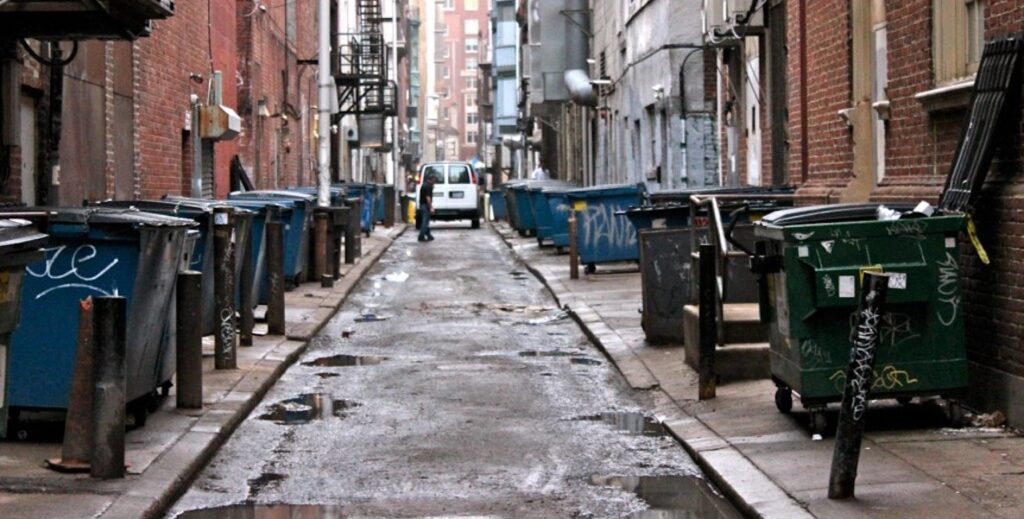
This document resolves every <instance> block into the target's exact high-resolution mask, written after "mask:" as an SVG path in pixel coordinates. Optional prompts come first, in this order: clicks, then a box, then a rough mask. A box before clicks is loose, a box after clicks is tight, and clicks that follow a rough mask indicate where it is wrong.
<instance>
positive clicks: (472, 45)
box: [466, 38, 480, 53]
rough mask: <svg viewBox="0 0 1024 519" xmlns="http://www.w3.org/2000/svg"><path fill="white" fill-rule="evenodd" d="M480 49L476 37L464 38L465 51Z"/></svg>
mask: <svg viewBox="0 0 1024 519" xmlns="http://www.w3.org/2000/svg"><path fill="white" fill-rule="evenodd" d="M479 50H480V40H478V39H476V38H466V52H470V53H475V52H477V51H479Z"/></svg>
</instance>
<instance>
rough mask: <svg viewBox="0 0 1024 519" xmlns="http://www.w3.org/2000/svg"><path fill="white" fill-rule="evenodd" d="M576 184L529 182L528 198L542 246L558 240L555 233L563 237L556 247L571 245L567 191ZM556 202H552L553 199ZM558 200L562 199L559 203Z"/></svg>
mask: <svg viewBox="0 0 1024 519" xmlns="http://www.w3.org/2000/svg"><path fill="white" fill-rule="evenodd" d="M575 187H576V186H575V185H573V184H569V183H566V182H559V181H534V182H530V183H529V184H527V187H526V192H527V195H528V196H527V199H528V200H529V202H530V211H531V212H532V213H533V221H534V223H535V224H536V226H537V243H538V244H539V245H541V246H543V245H545V242H548V241H552V242H553V241H556V240H555V235H556V234H560V235H564V236H562V237H561V239H560V240H558V241H560V242H561V243H560V244H559V243H554V245H555V246H556V247H566V246H568V245H569V205H568V203H567V202H568V200H567V198H566V192H567V191H568V190H570V189H574V188H575ZM552 199H554V200H555V203H554V204H552V203H551V200H552ZM558 200H561V203H559V201H558Z"/></svg>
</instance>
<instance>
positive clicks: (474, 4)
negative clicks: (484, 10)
mask: <svg viewBox="0 0 1024 519" xmlns="http://www.w3.org/2000/svg"><path fill="white" fill-rule="evenodd" d="M463 7H464V8H465V9H466V10H467V11H476V10H478V9H480V0H466V2H465V4H463Z"/></svg>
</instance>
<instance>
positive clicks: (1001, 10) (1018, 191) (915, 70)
mask: <svg viewBox="0 0 1024 519" xmlns="http://www.w3.org/2000/svg"><path fill="white" fill-rule="evenodd" d="M851 1H859V0H806V5H807V12H806V17H807V39H808V42H809V45H808V47H807V64H806V77H807V88H808V114H807V115H808V123H809V127H808V155H809V160H808V177H807V179H806V182H805V183H803V184H802V186H801V187H800V190H799V192H798V194H799V195H800V197H801V202H802V203H818V202H823V201H826V200H829V197H830V196H831V197H832V200H834V199H835V196H837V195H838V192H839V190H841V189H842V188H843V187H844V186H845V185H846V183H847V182H849V180H850V179H851V170H852V161H853V157H852V153H853V149H852V148H853V142H852V133H851V132H850V130H849V129H847V128H846V127H845V125H844V124H842V123H841V121H840V119H839V117H837V115H836V112H837V111H838V110H840V109H842V108H846V107H848V106H850V97H851V91H850V71H849V63H850V57H849V53H850V47H849V45H850V44H849V2H851ZM800 4H801V2H800V1H799V0H794V1H791V2H789V6H788V11H787V16H788V22H789V24H788V25H789V27H788V30H787V33H788V40H789V49H790V55H789V70H788V73H789V78H790V91H789V109H790V135H791V138H790V143H791V144H790V155H789V164H790V166H789V167H790V178H791V179H792V181H793V182H795V183H799V182H800V177H801V137H802V128H801V124H800V116H801V103H800V90H799V88H800V81H801V77H802V76H801V74H802V72H803V71H804V65H803V63H801V60H800V54H799V53H800V45H801V42H800V38H799V36H800V33H799V16H800V12H799V9H800ZM885 4H886V18H887V30H888V40H887V41H888V49H889V51H888V63H889V71H888V73H889V84H888V93H889V100H890V105H891V118H890V121H889V123H888V128H887V137H886V172H885V175H886V176H885V179H884V181H883V182H881V184H880V185H879V186H878V187H876V188H875V190H874V191H873V192H872V195H871V197H872V199H875V200H879V201H892V200H904V201H918V200H922V199H924V200H928V201H931V202H935V201H936V200H937V198H938V195H939V193H940V191H941V189H942V184H943V182H944V180H945V177H946V175H947V173H948V169H949V165H950V161H951V160H952V157H953V153H954V150H955V148H956V145H957V142H958V139H959V135H960V131H961V128H962V124H963V120H964V116H965V113H966V111H965V110H964V109H954V110H947V111H944V112H938V113H928V112H927V111H925V110H924V109H923V107H922V105H921V103H920V102H918V100H917V99H915V97H914V96H915V94H917V93H919V92H922V91H926V90H929V89H932V88H934V86H935V85H934V80H933V70H932V37H931V30H932V20H931V11H932V7H931V4H932V2H931V0H903V1H899V2H897V1H887V2H886V3H885ZM986 15H987V16H986V31H985V32H986V37H987V38H992V37H995V36H998V35H1002V34H1006V33H1009V32H1016V31H1021V30H1022V29H1024V0H989V1H988V2H987V12H986ZM1022 136H1024V126H1020V127H1018V128H1017V131H1016V132H1014V134H1012V135H1010V136H1008V138H1007V141H1008V143H1009V146H1008V147H1007V148H1004V149H1003V150H1002V152H1001V153H1000V155H999V157H997V162H996V165H995V166H994V167H993V171H992V172H991V174H990V176H989V181H988V183H987V184H986V186H985V188H984V191H983V194H982V198H981V201H980V202H979V204H978V206H979V207H978V208H977V211H976V214H975V216H974V218H975V221H976V222H977V224H978V228H979V234H980V237H981V241H982V243H983V244H984V245H985V246H986V248H987V250H988V252H989V255H990V256H991V258H992V264H991V265H988V266H984V265H981V263H980V261H978V259H977V257H976V255H975V253H974V251H973V249H972V248H970V247H969V246H967V245H964V246H962V247H961V260H962V265H963V267H962V274H963V282H964V285H963V286H964V288H965V295H964V308H965V315H966V317H967V326H968V332H967V336H968V357H969V358H970V359H971V360H973V361H976V362H979V363H981V364H984V365H987V366H990V367H994V368H996V369H999V370H1003V371H1006V372H1008V373H1011V374H1014V375H1018V376H1024V260H1022V259H1021V258H1022V257H1024V175H1021V169H1022V168H1021V166H1022V161H1021V148H1020V141H1021V137H1022Z"/></svg>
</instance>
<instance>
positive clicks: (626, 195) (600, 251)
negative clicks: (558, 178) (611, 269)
mask: <svg viewBox="0 0 1024 519" xmlns="http://www.w3.org/2000/svg"><path fill="white" fill-rule="evenodd" d="M644 194H645V189H644V185H643V184H617V185H606V186H595V187H587V188H580V189H572V190H570V191H568V193H567V195H568V199H569V203H570V204H571V205H572V208H573V210H574V211H575V212H576V229H577V231H576V241H577V246H578V250H579V257H580V263H583V264H584V265H586V271H587V272H589V273H592V272H594V271H595V270H596V265H597V264H598V263H612V262H620V261H638V260H639V259H640V249H639V247H638V246H637V238H636V229H634V228H633V224H632V223H630V222H629V220H628V219H626V218H623V217H622V216H621V215H617V214H616V213H620V212H622V211H625V210H626V209H628V208H630V207H634V206H637V205H640V203H641V202H642V201H643V197H644Z"/></svg>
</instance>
